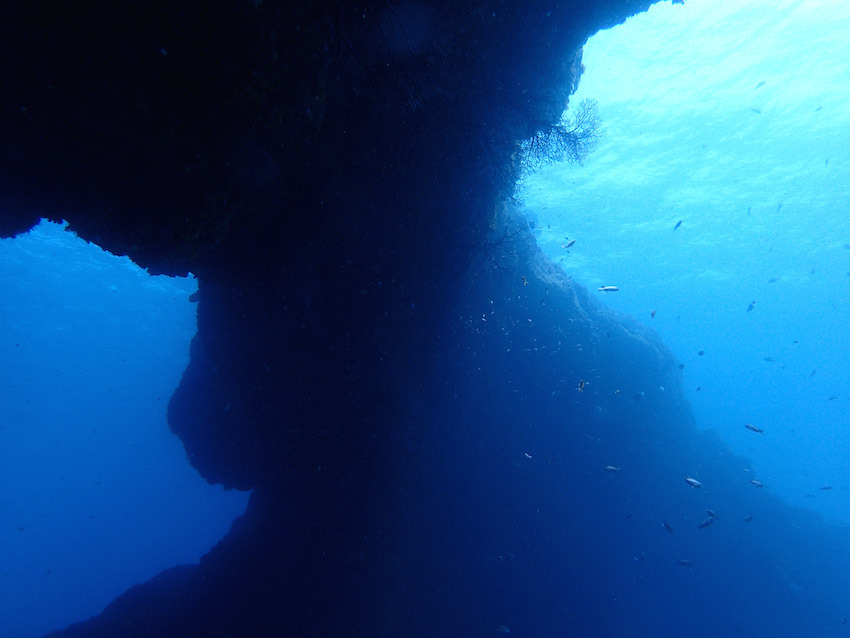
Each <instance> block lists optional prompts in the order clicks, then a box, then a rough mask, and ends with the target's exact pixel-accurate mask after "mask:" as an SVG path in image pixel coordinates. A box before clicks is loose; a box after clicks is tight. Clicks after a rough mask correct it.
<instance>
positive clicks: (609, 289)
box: [599, 286, 619, 292]
mask: <svg viewBox="0 0 850 638" xmlns="http://www.w3.org/2000/svg"><path fill="white" fill-rule="evenodd" d="M618 290H619V288H617V286H599V292H617V291H618Z"/></svg>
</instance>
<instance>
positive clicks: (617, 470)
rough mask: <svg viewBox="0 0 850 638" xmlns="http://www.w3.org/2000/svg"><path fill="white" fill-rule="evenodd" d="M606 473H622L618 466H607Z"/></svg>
mask: <svg viewBox="0 0 850 638" xmlns="http://www.w3.org/2000/svg"><path fill="white" fill-rule="evenodd" d="M605 471H606V472H619V471H620V468H619V467H617V466H616V465H606V466H605Z"/></svg>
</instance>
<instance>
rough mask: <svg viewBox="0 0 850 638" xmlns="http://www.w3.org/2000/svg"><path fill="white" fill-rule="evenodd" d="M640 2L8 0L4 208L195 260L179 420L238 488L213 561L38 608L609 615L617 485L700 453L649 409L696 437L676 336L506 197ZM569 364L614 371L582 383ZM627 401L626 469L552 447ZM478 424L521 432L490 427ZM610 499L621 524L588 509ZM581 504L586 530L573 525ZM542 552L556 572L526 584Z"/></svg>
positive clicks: (388, 628) (221, 631) (635, 603)
mask: <svg viewBox="0 0 850 638" xmlns="http://www.w3.org/2000/svg"><path fill="white" fill-rule="evenodd" d="M649 4H651V2H650V0H637V1H633V0H598V1H593V2H553V1H531V2H529V1H508V2H506V1H504V0H502V1H495V0H494V1H490V2H483V3H481V2H476V3H468V2H443V3H424V2H422V3H417V2H413V1H404V2H393V3H387V2H372V3H364V4H359V3H345V2H337V1H324V2H323V1H314V2H302V3H290V2H270V1H268V0H264V1H263V2H248V1H234V2H218V3H213V4H209V3H204V4H199V3H192V2H185V1H179V0H178V1H175V0H168V1H165V0H160V1H153V2H144V3H120V2H114V1H112V0H109V1H107V0H93V1H92V2H86V3H54V2H44V3H34V2H22V3H10V4H7V5H4V7H3V8H2V9H0V35H2V37H0V46H2V48H3V56H2V59H3V60H4V62H3V63H2V65H3V78H4V91H3V94H2V98H0V99H1V100H2V102H1V104H2V118H0V133H2V134H1V135H0V194H2V198H3V206H4V208H3V213H2V215H0V234H2V235H3V236H10V235H14V234H16V233H19V232H23V231H25V230H27V229H28V228H29V227H31V226H32V225H33V224H34V223H36V222H37V220H38V218H39V217H48V218H53V219H66V220H67V221H68V222H69V224H70V227H71V229H73V230H74V231H76V232H77V233H78V234H80V236H82V237H83V238H85V239H87V240H89V241H93V242H96V243H97V244H99V245H100V246H102V247H103V248H105V249H107V250H110V251H112V252H114V253H116V254H126V255H129V256H130V257H131V258H132V259H133V260H134V261H135V262H136V263H138V264H139V265H141V266H143V267H145V268H148V269H149V270H150V271H151V272H152V273H168V274H180V273H186V272H187V271H191V272H193V273H195V274H196V275H197V276H198V278H199V304H198V333H197V336H196V337H195V339H194V341H193V344H192V349H191V362H190V364H189V367H188V369H187V370H186V373H185V375H184V377H183V379H182V382H181V384H180V387H179V388H178V390H177V392H176V394H175V395H174V397H173V398H172V401H171V404H170V410H169V420H170V424H171V427H172V429H173V430H174V432H175V433H176V434H177V435H178V436H180V438H181V439H182V441H183V443H184V445H185V447H186V450H187V454H188V457H189V459H190V461H191V462H192V464H193V465H194V466H195V467H196V468H197V469H198V470H199V471H200V472H201V474H202V475H203V476H204V477H205V478H206V479H207V480H209V481H210V482H217V483H222V484H224V485H225V486H228V487H235V488H240V489H249V488H250V489H253V490H254V492H253V495H252V497H251V502H250V505H249V508H248V511H247V512H246V513H245V515H244V516H242V517H241V518H240V519H238V520H237V521H236V523H235V524H234V526H233V529H232V530H231V532H230V533H229V534H228V535H227V536H226V537H225V538H224V539H223V540H222V542H221V543H220V544H219V545H218V546H217V547H216V548H214V549H213V550H212V551H211V552H210V553H209V554H208V555H207V556H205V557H204V558H203V560H202V561H201V563H200V565H198V566H183V567H176V568H174V569H172V570H168V571H166V572H163V573H162V574H160V575H159V576H157V577H156V578H154V579H152V580H151V581H149V582H147V583H144V584H142V585H139V586H137V587H134V588H132V589H130V590H129V591H128V592H126V593H125V594H124V595H122V596H121V597H119V598H118V599H117V600H116V601H114V602H113V603H112V604H111V605H110V606H109V607H107V609H106V610H105V611H104V612H103V613H102V614H101V615H99V616H97V617H95V618H93V619H91V620H89V621H86V622H84V623H80V624H76V625H72V626H71V627H69V628H68V629H66V630H64V631H61V632H57V633H56V634H55V635H57V636H59V635H61V636H231V637H234V636H276V635H293V636H295V635H306V636H341V635H351V636H408V637H415V636H423V637H424V636H434V635H454V636H475V635H484V636H486V635H492V634H493V632H494V631H497V630H499V629H498V628H499V625H500V624H501V623H500V622H497V620H498V619H499V618H501V617H502V616H503V615H510V616H511V617H512V618H515V619H516V618H519V619H520V620H521V621H522V622H524V623H525V626H526V627H527V628H528V633H527V635H553V634H551V633H548V634H547V631H548V630H547V629H546V627H543V626H538V625H539V624H540V623H541V622H543V620H542V619H546V622H553V621H552V619H553V618H554V619H555V620H554V622H557V623H563V624H562V625H561V626H567V624H569V626H570V627H571V628H572V630H573V632H574V633H575V635H613V633H614V632H619V635H625V634H623V633H622V630H624V629H625V628H624V627H622V625H621V624H618V621H616V620H615V616H614V615H612V614H611V607H609V606H606V605H605V604H603V603H601V602H599V598H598V596H599V592H600V591H605V590H606V589H607V588H609V587H610V584H608V583H606V582H605V580H604V577H603V576H604V570H605V564H606V562H607V561H609V560H611V559H612V556H611V555H610V554H606V552H605V551H604V550H603V548H604V547H605V546H606V543H607V542H608V541H611V542H616V538H618V536H617V535H618V534H619V533H620V532H621V531H622V530H621V526H622V525H623V524H624V523H623V520H625V514H624V508H626V507H629V506H630V505H629V504H630V503H631V504H634V503H633V499H635V498H639V495H640V494H642V493H644V492H643V490H650V489H658V488H659V485H662V484H663V481H662V478H666V477H667V474H670V475H671V476H675V477H676V479H675V480H677V481H679V480H680V478H679V474H682V475H684V474H683V473H684V472H686V471H688V470H687V468H686V467H685V466H687V463H686V462H685V460H686V459H685V460H683V459H674V458H667V457H666V456H665V455H666V454H667V451H668V450H667V448H665V447H664V445H665V444H664V443H660V444H659V443H658V438H657V435H658V434H659V427H666V425H667V424H671V423H678V424H679V425H678V426H677V427H680V428H681V429H682V435H681V438H682V439H683V440H685V439H687V440H690V439H691V438H693V439H694V440H696V434H695V433H694V431H693V428H692V424H691V422H690V417H689V416H688V411H687V408H686V407H685V406H683V405H682V403H681V395H680V393H679V391H678V390H679V388H678V377H677V376H676V372H675V366H674V365H673V362H672V361H671V359H670V356H669V354H668V353H667V351H666V350H665V349H664V348H663V346H661V345H660V344H658V343H657V342H656V341H655V339H654V337H653V336H652V335H651V334H648V333H646V332H644V331H642V330H641V329H640V328H638V327H636V326H633V325H630V324H629V323H628V322H622V321H620V320H619V319H618V318H616V317H612V316H611V315H609V314H608V313H606V312H605V311H604V310H602V309H601V308H600V307H599V306H598V305H597V304H595V303H594V302H593V301H592V299H590V298H589V297H588V296H587V294H586V293H585V292H584V291H583V290H582V289H581V288H580V287H578V286H573V284H572V283H571V282H570V281H569V280H566V279H565V278H564V276H563V275H561V274H559V273H558V272H557V271H556V270H555V269H554V268H553V267H552V266H551V265H549V264H548V263H547V262H546V261H545V259H543V258H542V257H541V256H540V255H539V253H537V252H536V249H535V248H534V246H533V242H532V240H531V235H530V234H529V231H528V229H527V228H524V227H523V223H522V222H521V221H520V220H519V219H518V218H517V217H515V214H514V213H513V212H512V211H511V209H510V206H509V205H508V204H506V203H505V201H504V200H505V197H506V196H507V195H509V194H510V191H511V187H512V184H513V182H514V180H515V178H516V161H515V160H516V154H517V150H518V147H517V143H518V142H519V141H521V140H523V139H525V138H527V137H529V136H530V135H532V134H534V133H537V132H540V131H545V130H547V128H548V127H550V126H551V125H552V124H553V123H555V122H556V121H557V120H558V118H559V116H560V114H561V112H562V110H563V109H564V107H565V106H566V104H567V101H568V98H569V95H570V93H571V90H572V89H573V87H574V85H575V84H576V83H577V81H578V77H579V75H580V73H581V69H582V67H581V61H580V51H581V45H582V44H583V43H584V41H585V40H586V38H587V37H588V36H590V35H592V34H593V33H594V32H595V31H597V30H599V29H601V28H606V27H610V26H612V25H614V24H615V23H617V22H620V21H622V20H624V19H625V18H626V17H628V16H629V15H631V14H633V13H635V12H637V11H641V10H645V9H646V8H647V7H648V6H649ZM624 351H628V352H629V353H630V359H629V361H630V362H631V365H634V366H636V367H639V369H640V370H641V375H639V376H640V378H639V379H638V378H637V377H636V375H635V374H634V373H633V370H630V369H622V367H619V366H620V359H619V358H618V356H619V353H622V352H624ZM581 379H585V380H587V381H589V382H590V386H589V387H590V388H593V389H594V390H596V392H597V395H598V397H603V396H604V399H601V398H596V399H595V400H594V401H593V402H587V403H585V404H577V403H576V400H577V399H579V398H582V397H580V396H579V394H582V395H583V394H584V393H578V392H577V391H576V384H577V382H578V381H579V380H581ZM660 386H666V387H667V388H668V391H667V393H666V394H663V395H661V394H659V393H658V392H653V391H650V389H651V388H658V387H660ZM597 388H598V390H597ZM615 391H616V392H615ZM587 396H590V393H589V392H588V395H587ZM594 396H596V395H594ZM620 399H622V401H621V402H620V404H618V403H617V401H620ZM638 399H640V400H638ZM626 405H627V406H628V408H629V410H631V412H630V413H629V414H630V415H631V416H632V418H633V419H634V427H633V428H632V429H630V430H628V431H625V432H618V433H617V434H616V435H614V434H611V433H610V432H609V434H608V436H609V437H610V439H613V440H614V441H616V442H617V443H615V449H619V450H620V451H621V452H622V455H623V456H625V455H631V457H630V458H634V459H637V462H638V463H639V464H642V465H643V466H644V469H645V470H646V472H647V473H646V474H644V478H643V479H641V480H638V479H637V478H633V479H632V487H631V488H630V489H627V490H626V491H625V492H620V493H617V494H616V495H614V496H612V495H611V494H609V493H605V492H604V491H603V488H602V487H601V486H600V484H599V483H598V482H597V481H596V480H595V478H594V480H593V481H589V480H588V479H587V476H589V475H588V474H586V473H584V472H580V471H578V470H577V468H576V467H572V466H570V467H565V466H564V464H562V463H561V462H560V461H559V454H558V453H557V452H555V451H553V450H556V449H557V448H558V447H559V446H563V445H564V442H563V441H562V440H561V439H560V438H559V437H562V436H563V434H564V432H565V431H567V432H568V435H569V440H570V441H571V442H572V445H574V446H575V449H579V450H584V449H585V448H583V447H581V446H586V450H585V452H586V454H585V456H584V457H582V458H584V461H583V463H586V467H596V466H599V467H604V466H605V465H606V464H608V463H609V462H610V460H609V459H605V458H601V457H599V458H597V456H598V454H599V453H598V448H597V447H595V446H594V445H593V444H592V443H588V441H589V440H590V439H592V438H593V437H598V436H600V435H599V430H600V429H602V430H604V429H605V428H611V427H613V423H615V421H616V419H615V417H614V416H612V415H617V414H620V415H622V413H623V412H622V411H623V410H625V407H624V406H626ZM491 423H492V424H493V432H498V433H501V434H504V433H506V432H507V433H508V435H507V436H501V434H500V435H499V436H498V437H497V436H495V435H494V436H493V438H492V439H487V438H486V436H485V438H483V439H482V438H481V432H482V429H483V430H484V431H487V428H486V427H484V428H483V427H482V424H484V425H485V426H488V427H489V424H491ZM659 424H660V425H659ZM565 428H566V430H565ZM532 432H535V433H534V434H532ZM610 439H609V440H610ZM532 442H533V445H534V446H535V449H534V450H531V448H530V447H529V446H530V445H532ZM671 445H672V444H671ZM706 445H707V448H708V449H709V450H710V451H712V450H715V448H717V450H715V451H717V455H720V456H722V455H723V453H724V452H723V451H722V449H721V446H719V445H714V444H712V443H711V442H708V443H707V444H706ZM607 449H608V450H609V451H610V450H612V448H611V447H608V448H607ZM538 450H539V451H540V455H542V456H543V457H544V459H545V460H542V461H541V463H539V464H538V465H537V466H536V467H537V468H538V470H539V472H537V473H529V472H528V471H527V467H526V466H525V465H524V463H525V461H530V460H532V459H537V458H538ZM544 450H545V452H543V451H544ZM709 456H711V454H709ZM665 460H666V461H669V462H670V463H669V465H668V470H665V472H661V473H658V472H655V471H654V470H652V471H650V469H649V468H651V467H652V466H653V465H652V464H653V463H659V462H661V461H665ZM707 465H709V464H707ZM581 467H585V465H582V466H581ZM724 467H725V466H722V465H720V464H718V465H717V467H716V468H715V473H716V474H717V475H718V477H719V478H718V481H723V480H726V479H725V478H723V477H725V474H724V472H725V469H723V468H724ZM706 473H707V474H710V473H711V471H710V470H709V469H706ZM662 475H663V476H662ZM728 480H729V482H731V479H728ZM502 481H507V482H508V484H509V485H511V486H512V490H514V491H511V492H509V493H507V494H506V493H503V489H502V487H500V485H502V486H503V485H504V484H503V483H502ZM559 481H560V482H563V485H564V491H563V492H562V493H559V495H560V496H562V497H563V498H560V499H556V498H554V496H553V493H552V490H551V486H552V485H553V482H554V483H555V484H557V483H558V482H559ZM528 495H536V496H534V497H531V498H529V496H528ZM606 499H607V500H608V501H610V503H611V507H610V510H611V512H610V520H608V519H607V518H605V516H607V514H605V515H603V519H604V520H597V521H586V522H585V524H584V525H585V527H584V528H582V529H581V530H579V529H578V526H577V525H576V524H575V522H574V520H573V516H574V513H575V512H581V511H583V510H586V505H587V504H589V503H593V504H595V505H597V506H598V504H599V503H600V502H603V503H604V502H606ZM630 499H631V500H630ZM482 508H483V510H482ZM473 511H474V512H475V514H473ZM541 512H544V513H546V515H545V516H542V515H541ZM660 516H661V514H660V513H659V514H658V517H660ZM615 521H616V522H615ZM587 526H589V527H590V531H591V533H592V532H593V530H594V529H596V528H597V527H598V533H597V534H596V535H595V537H596V539H597V542H596V544H595V545H594V546H593V547H590V548H585V549H584V551H574V550H570V551H563V550H564V548H569V547H570V543H572V542H575V543H578V542H582V541H581V540H580V536H579V531H581V538H584V537H585V536H586V535H587V534H588V529H587ZM552 546H554V547H557V548H559V549H558V550H556V551H554V553H547V552H544V551H543V550H542V549H541V548H543V547H552ZM506 547H512V548H516V547H522V548H524V549H525V556H524V559H523V560H524V561H525V562H524V565H520V564H519V561H516V562H514V559H515V556H516V553H517V552H516V551H515V550H512V551H511V552H508V551H507V550H505V549H504V548H506ZM512 557H514V558H512ZM670 560H671V562H672V560H673V559H672V558H671V559H670ZM505 561H508V562H509V563H510V565H507V563H505ZM506 565H507V567H506ZM505 570H507V571H505ZM535 570H536V571H535ZM527 573H531V574H537V575H538V578H537V581H538V582H539V583H541V585H540V586H539V587H527V586H525V585H524V586H523V587H522V588H516V587H512V585H511V583H512V582H523V583H527V582H529V580H528V578H527ZM521 574H526V576H523V579H522V580H521V581H518V580H516V579H517V578H518V577H519V575H521ZM553 582H559V583H561V586H556V587H553V586H552V583H553ZM577 583H581V586H580V587H579V586H577ZM544 584H545V586H544ZM770 593H771V592H767V593H766V594H765V595H770ZM777 595H780V594H777ZM736 600H738V602H739V603H741V604H745V603H746V597H738V599H736ZM644 602H645V601H643V600H641V599H637V598H633V599H629V600H628V602H626V603H623V604H624V605H627V606H629V607H628V608H627V610H626V611H627V612H631V613H641V612H639V610H641V609H643V608H644V606H643V605H644ZM674 602H675V601H674ZM678 602H679V604H680V606H681V608H683V609H686V610H688V611H692V612H693V615H692V619H693V618H697V619H699V618H700V614H701V613H702V614H703V615H704V616H706V623H705V625H706V626H709V625H710V622H709V620H710V619H709V612H708V611H706V610H702V611H700V610H699V609H691V606H692V605H693V601H689V600H687V599H683V600H682V601H678ZM689 605H691V606H689ZM683 613H684V612H683ZM789 613H791V612H789ZM622 617H623V618H629V617H630V616H629V613H624V614H623V616H622ZM785 620H787V619H784V620H783V619H779V620H777V621H776V622H777V623H780V622H785ZM620 622H621V621H620ZM535 623H537V625H535ZM660 629H661V630H663V629H664V627H663V626H661V627H660ZM668 629H669V627H668ZM676 629H677V630H680V629H681V627H679V626H676ZM609 632H611V633H609ZM744 633H746V632H744ZM668 635H670V634H668ZM692 635H696V634H692ZM742 635H743V634H742ZM759 635H768V634H759Z"/></svg>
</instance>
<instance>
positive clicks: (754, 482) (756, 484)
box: [750, 479, 764, 487]
mask: <svg viewBox="0 0 850 638" xmlns="http://www.w3.org/2000/svg"><path fill="white" fill-rule="evenodd" d="M750 483H752V484H753V485H755V486H756V487H764V483H762V482H761V481H759V480H758V479H750Z"/></svg>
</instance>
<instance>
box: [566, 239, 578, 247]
mask: <svg viewBox="0 0 850 638" xmlns="http://www.w3.org/2000/svg"><path fill="white" fill-rule="evenodd" d="M574 243H576V240H575V239H573V240H572V241H570V242H568V243H567V244H566V245H565V246H564V248H569V247H570V246H572V245H573V244H574Z"/></svg>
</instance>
